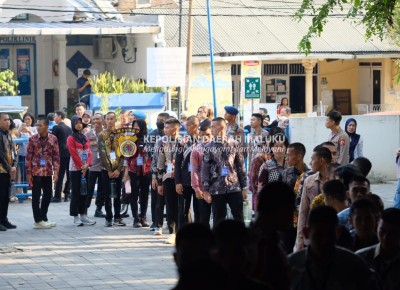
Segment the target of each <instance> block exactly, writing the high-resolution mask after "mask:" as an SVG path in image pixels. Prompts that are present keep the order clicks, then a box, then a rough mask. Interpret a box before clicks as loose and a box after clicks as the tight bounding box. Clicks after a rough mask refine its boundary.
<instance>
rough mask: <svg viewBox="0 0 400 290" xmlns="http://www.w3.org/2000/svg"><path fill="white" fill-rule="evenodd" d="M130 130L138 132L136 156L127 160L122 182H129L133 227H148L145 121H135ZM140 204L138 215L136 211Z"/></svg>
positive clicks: (148, 184)
mask: <svg viewBox="0 0 400 290" xmlns="http://www.w3.org/2000/svg"><path fill="white" fill-rule="evenodd" d="M132 128H133V129H136V130H138V131H139V132H138V133H137V137H138V141H137V143H136V145H137V150H138V152H137V154H135V156H133V157H131V158H129V159H128V162H127V166H126V167H125V174H124V182H127V181H129V180H130V183H131V190H132V194H131V209H132V217H133V227H134V228H141V227H149V226H150V225H149V224H148V222H147V218H146V213H147V207H148V201H149V190H150V182H151V171H150V170H151V156H150V154H149V152H147V150H146V144H145V141H144V137H145V136H146V135H147V125H146V121H145V120H143V119H136V120H134V121H133V122H132ZM138 200H139V203H140V214H139V209H138Z"/></svg>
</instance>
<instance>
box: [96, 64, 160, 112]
mask: <svg viewBox="0 0 400 290" xmlns="http://www.w3.org/2000/svg"><path fill="white" fill-rule="evenodd" d="M90 82H91V85H92V90H93V94H92V95H91V96H90V104H91V105H90V106H91V109H92V110H100V111H102V112H107V111H108V110H116V109H117V108H124V107H126V108H134V109H138V110H146V109H152V108H157V107H159V108H162V107H163V106H164V93H163V92H162V90H161V88H149V87H147V86H146V83H145V82H144V81H143V80H134V79H129V78H128V77H126V76H122V77H121V78H118V77H117V76H116V74H115V73H114V72H112V73H110V72H104V73H100V74H99V75H97V76H94V77H93V78H91V79H90Z"/></svg>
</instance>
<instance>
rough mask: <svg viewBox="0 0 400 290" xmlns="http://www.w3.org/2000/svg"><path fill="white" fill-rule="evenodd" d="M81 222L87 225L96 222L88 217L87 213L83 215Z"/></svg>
mask: <svg viewBox="0 0 400 290" xmlns="http://www.w3.org/2000/svg"><path fill="white" fill-rule="evenodd" d="M81 222H82V223H83V224H84V225H87V226H93V225H94V224H95V223H96V222H95V221H92V220H91V219H90V218H88V216H87V215H84V216H81Z"/></svg>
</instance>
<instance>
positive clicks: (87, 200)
mask: <svg viewBox="0 0 400 290" xmlns="http://www.w3.org/2000/svg"><path fill="white" fill-rule="evenodd" d="M75 112H76V114H75V115H74V116H73V117H72V118H71V120H70V124H67V122H66V121H65V120H66V116H65V113H64V112H62V111H57V112H55V113H54V115H52V118H50V121H54V123H55V124H54V126H52V127H51V128H50V127H49V125H50V121H49V118H43V117H42V118H38V120H37V122H36V123H34V117H33V116H32V115H30V114H26V115H25V116H24V117H23V124H25V125H24V126H22V125H21V126H20V127H19V129H18V133H17V136H18V137H25V138H29V141H28V143H27V144H26V145H22V146H18V148H16V147H15V146H14V144H13V140H12V136H11V133H10V117H9V116H8V115H7V114H5V113H0V129H1V130H0V132H1V137H2V138H1V140H0V147H1V148H0V183H2V184H3V182H4V187H3V186H2V187H1V188H0V192H1V194H0V195H1V197H0V199H1V200H0V222H1V223H0V231H6V230H9V229H15V228H16V226H15V225H13V224H12V223H10V222H9V221H8V218H7V212H8V203H9V188H10V185H11V181H12V180H15V179H16V174H17V171H19V172H20V175H21V178H23V179H25V180H26V181H27V183H29V186H30V187H31V188H32V210H33V216H34V224H33V227H34V228H37V229H51V228H52V227H55V226H56V223H55V222H52V221H50V220H49V218H48V208H49V205H50V203H51V202H61V201H62V195H61V192H62V191H63V193H64V201H70V211H69V212H70V216H71V217H72V222H73V223H74V224H76V225H77V226H93V225H94V224H95V223H96V220H95V219H92V218H91V217H89V215H88V209H89V208H90V206H91V203H92V199H93V197H94V193H95V190H96V189H97V190H96V199H95V206H96V209H95V211H94V217H95V218H104V219H105V226H106V227H112V226H126V223H125V221H124V220H123V218H124V217H126V216H129V214H128V213H127V209H128V207H129V206H130V208H131V214H132V218H133V223H132V226H133V228H143V227H145V228H146V227H147V228H150V229H151V230H152V232H153V233H154V234H155V235H159V236H161V235H163V234H164V233H165V232H166V233H167V239H166V240H165V242H166V243H169V244H175V245H176V252H175V254H174V257H175V261H176V264H177V267H178V272H179V282H178V284H177V286H176V288H175V289H189V288H188V287H189V286H190V289H400V278H399V277H400V276H399V275H398V274H397V273H399V271H400V209H399V200H400V198H399V196H398V195H400V192H399V191H400V189H399V188H400V181H399V188H398V190H397V192H396V198H395V200H396V202H395V204H394V207H393V208H387V209H384V206H383V202H382V200H381V199H380V197H379V196H378V195H376V194H373V193H371V190H370V181H369V179H368V174H369V172H370V170H371V167H372V164H371V162H370V161H369V160H368V159H367V158H366V157H364V156H363V150H362V149H363V141H362V138H361V136H360V135H358V134H356V128H357V122H356V120H355V119H349V120H347V122H346V125H345V126H346V127H345V130H343V129H342V128H341V127H340V123H341V120H342V116H341V114H340V113H339V112H338V111H334V110H332V111H330V112H329V113H328V114H327V116H326V121H325V126H326V128H327V129H329V131H330V134H329V137H328V138H327V140H326V142H323V143H322V144H315V145H316V146H315V147H314V148H313V149H312V156H311V162H310V163H309V166H308V165H307V164H306V162H305V161H304V156H305V154H306V148H305V146H304V145H303V144H301V143H298V142H292V143H289V140H288V139H287V138H286V134H285V130H284V128H285V126H286V124H287V121H288V115H290V108H289V107H287V103H286V104H285V103H283V104H282V106H280V107H279V115H278V116H279V117H278V120H276V121H274V122H272V123H271V124H268V125H266V124H265V119H266V117H267V116H266V115H267V112H266V111H265V110H263V109H260V111H259V112H258V113H253V114H252V116H251V123H250V130H249V131H250V133H249V134H248V135H247V136H246V135H245V131H244V130H243V129H242V128H241V127H240V126H239V124H238V123H237V121H236V120H237V116H238V114H239V111H238V110H237V108H235V107H233V106H226V107H225V115H224V118H222V117H213V112H212V110H211V109H210V108H208V107H207V106H201V107H200V108H199V109H198V111H197V115H191V116H190V115H185V116H184V117H185V121H184V123H182V122H181V121H180V120H178V119H177V118H175V117H174V116H171V115H170V114H169V113H168V112H162V113H160V114H159V115H158V116H157V122H156V126H157V128H156V129H154V130H152V131H151V132H149V130H148V126H147V120H146V118H147V116H146V114H144V113H143V112H140V111H133V112H129V111H121V112H120V113H119V116H118V117H117V115H116V113H115V112H108V113H107V114H105V115H102V114H101V113H98V112H97V113H95V114H92V112H91V111H90V110H86V106H85V103H78V104H76V106H75ZM182 128H184V129H185V130H186V134H185V135H181V134H180V132H181V130H182ZM126 136H128V137H129V136H130V137H132V136H133V137H134V140H135V144H136V145H135V146H136V148H137V152H136V153H135V154H133V155H132V156H130V157H126V156H124V155H123V154H121V147H120V145H121V144H120V142H121V141H120V140H121V138H122V137H126ZM130 137H129V138H130ZM399 156H400V150H399V151H398V152H397V157H396V158H397V159H396V162H398V165H399V167H400V162H399ZM18 164H20V165H21V166H20V168H19V169H18V168H17V167H18V166H17V165H18ZM246 164H247V166H246ZM246 168H247V169H246ZM399 170H400V169H399ZM64 176H66V180H65V181H64ZM399 180H400V179H399ZM53 184H54V192H53ZM96 185H97V186H96ZM249 192H251V193H252V201H253V203H252V205H251V206H252V209H253V210H254V212H255V218H254V219H253V220H252V222H251V223H250V225H248V226H246V225H245V223H244V213H243V208H244V201H245V200H247V198H248V194H249ZM149 197H150V200H151V203H150V207H149V206H148V202H149ZM148 207H149V208H150V211H151V213H150V214H149V217H151V218H150V219H151V220H150V219H149V220H148V214H147V209H148ZM103 208H104V209H105V213H103ZM164 211H165V212H166V226H167V227H166V230H164V231H163V228H164ZM228 217H232V218H231V219H229V218H228ZM205 276H209V277H210V279H204V277H205ZM211 278H213V279H211ZM188 285H189V286H188Z"/></svg>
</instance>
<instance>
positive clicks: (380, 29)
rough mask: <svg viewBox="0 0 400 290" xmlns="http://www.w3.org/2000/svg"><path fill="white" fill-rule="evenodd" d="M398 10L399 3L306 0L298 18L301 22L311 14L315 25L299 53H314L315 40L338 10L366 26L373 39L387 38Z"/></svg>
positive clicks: (354, 0)
mask: <svg viewBox="0 0 400 290" xmlns="http://www.w3.org/2000/svg"><path fill="white" fill-rule="evenodd" d="M396 7H397V0H324V1H320V0H302V4H301V6H300V8H299V9H298V10H297V12H296V16H295V18H296V19H297V20H298V21H300V20H301V19H302V18H303V17H304V16H307V15H310V14H311V15H312V24H311V26H310V27H309V29H308V32H307V34H306V35H305V36H303V38H302V39H301V41H300V43H299V45H298V47H299V50H300V51H302V52H305V53H306V54H309V53H310V51H311V38H313V37H315V36H320V35H321V32H322V31H323V29H324V25H325V24H326V23H327V22H328V19H329V17H334V16H335V13H334V12H335V10H336V11H337V10H340V11H342V12H345V14H344V15H345V17H347V18H349V19H353V20H355V21H356V22H357V23H361V24H363V25H364V26H365V27H366V33H365V37H366V38H367V39H369V38H371V37H372V36H378V37H379V38H380V39H383V37H384V35H385V33H386V32H387V28H388V27H391V26H393V17H394V13H395V10H396ZM341 15H343V14H341ZM336 16H338V15H336Z"/></svg>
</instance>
